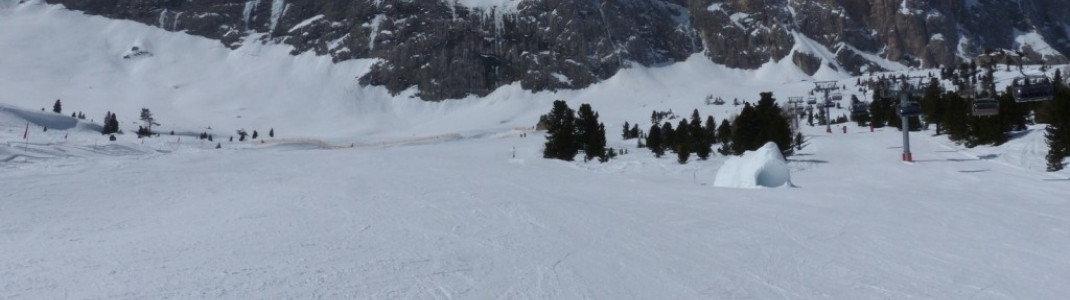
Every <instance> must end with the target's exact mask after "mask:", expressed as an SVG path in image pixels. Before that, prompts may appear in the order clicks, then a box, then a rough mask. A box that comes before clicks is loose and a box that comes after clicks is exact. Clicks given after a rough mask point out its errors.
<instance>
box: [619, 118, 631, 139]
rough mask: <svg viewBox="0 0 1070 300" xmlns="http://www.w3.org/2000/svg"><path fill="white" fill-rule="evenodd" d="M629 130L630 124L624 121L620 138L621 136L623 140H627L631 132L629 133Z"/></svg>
mask: <svg viewBox="0 0 1070 300" xmlns="http://www.w3.org/2000/svg"><path fill="white" fill-rule="evenodd" d="M631 131H632V126H631V124H628V121H624V129H623V131H622V132H621V134H620V136H621V138H623V139H624V140H628V138H629V137H631V134H630V133H631Z"/></svg>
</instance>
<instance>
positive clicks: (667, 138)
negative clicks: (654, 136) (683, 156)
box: [661, 121, 676, 150]
mask: <svg viewBox="0 0 1070 300" xmlns="http://www.w3.org/2000/svg"><path fill="white" fill-rule="evenodd" d="M675 138H676V130H674V129H673V128H672V123H669V121H665V124H662V125H661V147H662V148H663V149H670V150H673V149H676V141H675V140H674V139H675Z"/></svg>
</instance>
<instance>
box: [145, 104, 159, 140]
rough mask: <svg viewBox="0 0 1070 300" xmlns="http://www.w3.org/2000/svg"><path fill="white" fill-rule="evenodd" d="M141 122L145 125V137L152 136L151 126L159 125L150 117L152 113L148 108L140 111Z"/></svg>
mask: <svg viewBox="0 0 1070 300" xmlns="http://www.w3.org/2000/svg"><path fill="white" fill-rule="evenodd" d="M141 122H143V123H145V133H146V135H151V134H152V126H153V125H160V124H159V123H156V119H154V118H153V117H152V112H151V111H149V109H148V108H142V109H141Z"/></svg>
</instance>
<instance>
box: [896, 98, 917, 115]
mask: <svg viewBox="0 0 1070 300" xmlns="http://www.w3.org/2000/svg"><path fill="white" fill-rule="evenodd" d="M897 108H898V113H899V116H901V117H908V118H909V117H917V116H919V115H921V104H920V103H918V102H914V101H910V102H906V103H903V104H900V105H899V107H897Z"/></svg>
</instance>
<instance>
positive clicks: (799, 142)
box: [794, 132, 806, 152]
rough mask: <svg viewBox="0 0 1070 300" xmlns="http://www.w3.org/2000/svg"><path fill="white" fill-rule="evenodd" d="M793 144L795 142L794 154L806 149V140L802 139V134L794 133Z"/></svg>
mask: <svg viewBox="0 0 1070 300" xmlns="http://www.w3.org/2000/svg"><path fill="white" fill-rule="evenodd" d="M794 142H795V151H796V152H798V151H802V149H803V148H804V147H806V138H804V137H803V134H802V132H796V133H795V140H794Z"/></svg>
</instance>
